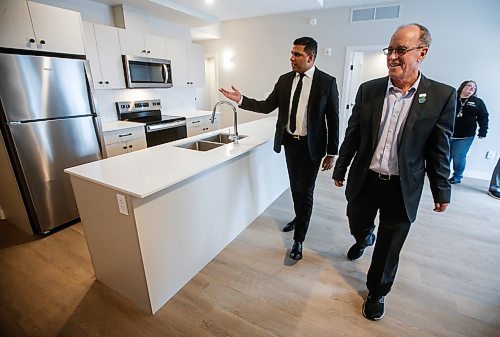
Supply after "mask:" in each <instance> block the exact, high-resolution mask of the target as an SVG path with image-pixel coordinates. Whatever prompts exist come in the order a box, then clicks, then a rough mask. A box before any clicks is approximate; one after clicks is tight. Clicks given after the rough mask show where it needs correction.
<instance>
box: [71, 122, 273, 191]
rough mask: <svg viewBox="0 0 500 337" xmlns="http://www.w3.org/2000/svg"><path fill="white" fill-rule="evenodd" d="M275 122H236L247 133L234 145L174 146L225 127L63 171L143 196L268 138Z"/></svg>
mask: <svg viewBox="0 0 500 337" xmlns="http://www.w3.org/2000/svg"><path fill="white" fill-rule="evenodd" d="M275 125H276V117H274V116H273V117H268V118H263V119H259V120H256V121H253V122H248V123H244V124H241V125H238V133H239V134H240V136H243V135H244V136H247V137H246V138H243V139H241V140H240V141H239V142H238V143H237V144H234V143H231V144H226V145H223V146H220V147H218V148H215V149H212V150H210V151H194V150H189V149H184V148H179V147H175V146H174V145H175V144H183V143H188V142H191V141H193V140H197V139H202V138H205V137H208V136H210V135H214V134H218V133H224V131H225V130H219V131H213V132H208V133H204V134H201V135H197V136H194V137H190V138H185V139H181V140H178V141H175V142H171V143H166V144H162V145H158V146H154V147H150V148H147V149H144V150H139V151H135V152H130V153H127V154H123V155H120V156H116V157H111V158H107V159H103V160H100V161H95V162H92V163H88V164H84V165H80V166H75V167H72V168H67V169H65V170H64V172H66V173H68V174H70V175H74V176H77V177H80V178H82V179H86V180H89V181H92V182H94V183H97V184H99V185H103V186H107V187H110V188H113V189H115V190H118V191H121V192H123V193H126V194H129V195H132V196H135V197H138V198H145V197H147V196H149V195H151V194H153V193H156V192H158V191H161V190H163V189H165V188H167V187H169V186H172V185H174V184H176V183H178V182H180V181H183V180H185V179H187V178H190V177H192V176H194V175H196V174H198V173H201V172H204V171H206V170H209V169H211V168H213V167H215V166H217V165H219V164H221V163H223V162H225V161H228V160H230V159H233V158H235V157H238V156H240V155H242V154H244V153H246V152H248V151H250V150H252V149H253V148H255V147H257V146H259V145H261V144H264V143H266V142H267V141H270V140H272V139H273V138H274V132H275ZM231 129H232V128H231Z"/></svg>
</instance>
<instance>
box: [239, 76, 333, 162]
mask: <svg viewBox="0 0 500 337" xmlns="http://www.w3.org/2000/svg"><path fill="white" fill-rule="evenodd" d="M294 76H295V72H293V71H291V72H289V73H286V74H284V75H281V76H280V78H279V79H278V82H276V84H275V85H274V89H273V91H272V92H271V94H270V95H269V96H268V97H267V98H266V99H265V100H263V101H258V100H255V99H252V98H248V97H245V96H243V101H242V102H241V105H240V107H241V108H242V109H245V110H250V111H255V112H259V113H266V114H268V113H271V112H272V111H274V110H275V109H276V108H278V121H277V122H276V133H275V135H274V151H276V152H278V153H279V152H280V151H281V144H282V141H283V132H286V125H287V123H288V112H289V109H290V96H291V92H292V82H293V78H294ZM307 143H308V147H309V153H310V156H311V159H312V160H320V159H321V158H323V157H324V156H325V154H326V153H328V154H332V155H333V154H337V153H338V144H339V93H338V89H337V82H336V80H335V77H332V76H330V75H328V74H327V73H325V72H323V71H321V70H319V69H318V68H316V70H315V71H314V75H313V80H312V84H311V93H310V95H309V101H308V103H307Z"/></svg>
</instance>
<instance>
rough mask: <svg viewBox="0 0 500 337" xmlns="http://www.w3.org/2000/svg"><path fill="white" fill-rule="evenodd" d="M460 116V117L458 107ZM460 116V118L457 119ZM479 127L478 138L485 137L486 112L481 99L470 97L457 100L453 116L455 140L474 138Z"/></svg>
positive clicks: (486, 128) (486, 129) (486, 126)
mask: <svg viewBox="0 0 500 337" xmlns="http://www.w3.org/2000/svg"><path fill="white" fill-rule="evenodd" d="M462 103H463V104H464V105H463V107H462V114H461V115H460V107H461V105H462ZM459 115H460V117H459ZM478 125H479V132H478V134H477V135H478V136H479V137H486V133H487V132H488V110H486V105H484V102H483V100H482V99H480V98H479V97H476V96H471V97H469V98H468V99H467V100H464V99H462V100H460V99H458V100H457V109H456V114H455V129H454V130H453V136H452V137H455V138H466V137H474V136H475V135H476V129H477V126H478Z"/></svg>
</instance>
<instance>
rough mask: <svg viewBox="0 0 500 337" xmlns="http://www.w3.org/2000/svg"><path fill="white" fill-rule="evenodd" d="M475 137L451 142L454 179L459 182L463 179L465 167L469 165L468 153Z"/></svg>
mask: <svg viewBox="0 0 500 337" xmlns="http://www.w3.org/2000/svg"><path fill="white" fill-rule="evenodd" d="M473 140H474V137H468V138H464V139H452V140H451V141H450V156H451V160H452V161H453V177H455V178H456V179H458V180H461V179H462V178H463V173H464V171H465V166H466V164H467V153H468V152H469V149H470V146H471V145H472V141H473Z"/></svg>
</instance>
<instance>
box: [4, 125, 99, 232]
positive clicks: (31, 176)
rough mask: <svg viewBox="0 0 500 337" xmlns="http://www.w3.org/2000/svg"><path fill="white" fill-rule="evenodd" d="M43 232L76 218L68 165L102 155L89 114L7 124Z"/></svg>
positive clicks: (84, 161)
mask: <svg viewBox="0 0 500 337" xmlns="http://www.w3.org/2000/svg"><path fill="white" fill-rule="evenodd" d="M9 129H10V133H11V135H12V138H13V140H14V146H15V149H16V151H17V155H18V159H19V163H20V165H21V170H22V172H21V173H20V174H21V176H22V179H23V180H24V182H25V184H26V187H27V189H28V191H29V196H28V197H29V198H30V199H31V202H32V205H33V208H34V211H35V213H36V217H37V218H38V222H39V225H40V230H41V232H42V233H44V232H47V231H48V230H50V229H52V228H54V227H57V226H59V225H62V224H65V223H67V222H69V221H71V220H74V219H76V218H78V210H77V207H76V202H75V199H74V196H73V191H72V188H71V183H70V180H69V176H68V175H66V174H65V173H64V172H63V170H64V169H65V168H68V167H72V166H77V165H80V164H84V163H88V162H91V161H95V160H98V159H100V158H101V151H100V147H99V144H98V140H97V136H96V131H95V126H94V120H93V118H92V117H78V118H67V119H59V120H49V121H37V122H30V123H18V124H9Z"/></svg>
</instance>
